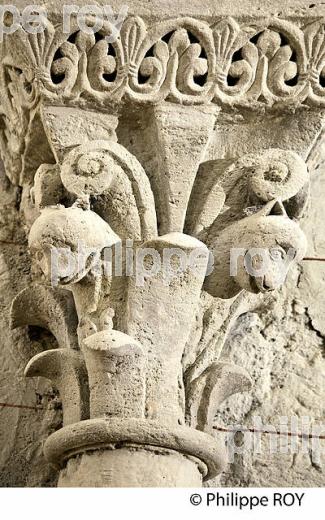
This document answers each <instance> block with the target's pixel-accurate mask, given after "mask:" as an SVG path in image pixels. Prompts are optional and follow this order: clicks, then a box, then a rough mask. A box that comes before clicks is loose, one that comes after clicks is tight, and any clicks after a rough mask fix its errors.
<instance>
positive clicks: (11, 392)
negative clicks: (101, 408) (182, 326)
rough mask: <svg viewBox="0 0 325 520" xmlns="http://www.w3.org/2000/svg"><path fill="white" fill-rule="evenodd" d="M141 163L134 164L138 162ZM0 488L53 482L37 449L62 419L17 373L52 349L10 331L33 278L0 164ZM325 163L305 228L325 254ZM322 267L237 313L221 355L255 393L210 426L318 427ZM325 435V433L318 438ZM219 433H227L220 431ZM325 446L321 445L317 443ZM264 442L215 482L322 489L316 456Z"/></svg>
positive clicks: (51, 400)
mask: <svg viewBox="0 0 325 520" xmlns="http://www.w3.org/2000/svg"><path fill="white" fill-rule="evenodd" d="M140 160H141V158H140ZM0 179H1V180H0V338H1V349H0V403H11V404H16V405H27V406H35V407H39V408H38V409H37V410H29V409H20V408H8V407H2V406H1V405H0V485H1V486H26V485H27V486H53V485H55V483H56V474H55V472H54V471H53V470H52V469H51V468H50V467H49V466H48V465H47V464H46V462H45V461H44V459H43V455H42V443H43V441H44V440H45V439H46V438H47V437H48V435H49V434H50V432H51V431H53V430H55V429H57V428H58V427H59V425H60V421H61V408H60V401H59V399H58V396H57V394H56V392H55V391H54V390H53V389H52V387H51V386H50V384H49V383H47V381H46V380H44V379H42V378H40V379H39V380H34V379H32V380H28V379H26V378H24V376H23V371H24V367H25V365H26V363H27V361H28V360H29V359H30V358H31V357H32V355H34V354H36V353H37V352H39V351H41V350H43V349H44V348H45V345H46V348H50V347H49V344H50V343H52V342H53V339H52V338H51V337H50V336H47V335H46V333H44V332H43V331H41V330H39V329H37V328H31V329H30V330H29V331H27V330H19V329H18V330H15V331H11V330H10V329H9V319H8V317H9V308H10V304H11V302H12V300H13V298H14V297H15V295H16V294H17V293H18V292H19V291H20V290H21V289H22V288H24V287H26V285H27V284H29V283H30V282H31V276H30V266H29V259H28V256H27V253H26V251H27V245H26V237H25V224H24V220H23V217H22V213H19V211H18V209H19V207H24V204H25V198H26V194H24V193H22V192H21V190H20V189H18V188H13V187H12V186H10V184H9V182H8V181H7V179H6V177H5V175H4V171H3V168H2V166H1V167H0ZM324 200H325V165H322V164H320V165H319V166H318V167H317V168H316V170H315V172H314V174H313V177H312V189H311V201H310V207H309V211H308V215H307V216H306V218H305V219H304V222H303V224H302V227H303V228H304V230H305V232H306V234H307V237H308V240H309V251H308V256H319V257H321V256H323V257H325V226H324V225H323V222H324V218H325V212H324ZM324 290H325V262H324V263H320V262H303V263H302V265H300V266H299V267H297V268H296V269H295V270H294V271H292V272H291V273H290V277H289V280H288V282H287V285H286V287H284V288H283V289H282V290H280V291H279V292H278V293H277V294H276V295H273V296H272V297H268V299H267V300H264V302H263V303H262V305H261V307H260V308H259V310H258V311H256V312H248V313H246V314H245V315H243V316H241V317H240V318H239V320H238V321H237V323H236V325H235V326H234V328H233V330H232V333H231V336H230V338H229V340H228V342H227V345H226V348H225V350H224V354H223V356H224V357H225V358H228V359H231V360H232V361H233V362H234V363H236V364H239V365H242V366H244V367H245V368H246V369H247V370H248V372H249V373H250V374H251V376H252V378H253V380H254V388H253V391H252V392H251V393H249V394H243V395H239V396H238V395H236V396H233V397H232V398H230V399H228V400H227V402H225V403H224V405H223V407H222V409H221V410H220V412H219V414H218V416H217V417H216V421H215V425H216V427H229V425H235V424H242V425H244V426H246V427H249V428H250V427H252V426H253V424H252V421H253V417H254V416H260V417H261V418H262V420H263V423H264V425H273V426H275V427H276V428H278V426H279V418H280V417H281V416H287V417H288V418H289V421H290V418H291V416H297V417H298V418H301V417H303V416H305V417H308V418H309V420H310V422H311V423H323V424H325V416H324V402H325V399H324V397H325V320H324V317H325V298H324ZM323 434H324V435H325V431H324V433H323ZM218 435H222V436H225V434H223V433H218ZM321 442H322V444H321V447H322V449H323V450H325V441H321ZM269 443H270V436H269V435H263V436H262V450H261V453H252V452H251V451H247V452H246V453H245V455H237V456H236V457H235V460H234V461H233V463H231V464H230V465H229V466H228V469H227V471H226V472H225V473H224V474H223V475H222V476H221V478H220V479H219V480H218V482H210V483H209V485H214V484H218V485H220V484H221V485H223V486H323V485H324V484H325V467H324V461H325V457H324V455H323V456H322V457H321V459H320V460H313V459H312V457H311V453H310V452H309V453H305V454H301V453H298V454H290V453H276V454H269Z"/></svg>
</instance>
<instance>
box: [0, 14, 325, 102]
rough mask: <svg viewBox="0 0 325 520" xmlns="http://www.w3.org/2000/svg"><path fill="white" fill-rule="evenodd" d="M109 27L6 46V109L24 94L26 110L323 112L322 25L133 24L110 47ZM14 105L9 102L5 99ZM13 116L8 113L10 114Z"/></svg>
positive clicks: (58, 32)
mask: <svg viewBox="0 0 325 520" xmlns="http://www.w3.org/2000/svg"><path fill="white" fill-rule="evenodd" d="M112 32H113V27H112V25H110V23H109V22H105V24H104V26H103V28H102V29H101V30H100V31H99V32H98V33H96V34H86V33H82V32H81V31H80V30H78V26H77V23H76V21H74V22H73V20H72V23H71V29H70V33H69V34H67V33H65V32H63V29H62V27H60V26H56V27H55V28H54V27H53V26H52V25H51V23H50V22H48V24H47V26H46V29H45V30H44V32H42V33H40V34H27V33H26V32H24V31H22V30H20V31H18V32H16V33H15V34H14V35H8V36H7V37H6V38H5V41H4V45H3V55H4V58H3V68H2V87H3V89H4V91H3V95H4V98H5V99H4V102H5V103H6V102H7V103H8V102H9V104H10V105H11V106H12V108H13V105H14V104H15V99H16V95H17V93H18V92H19V96H20V99H23V100H24V104H26V106H29V107H30V106H32V105H33V103H34V102H35V100H36V98H37V96H38V95H43V96H45V97H47V98H48V99H50V100H52V101H53V102H54V103H57V102H63V103H66V102H69V103H71V102H76V103H80V104H83V105H87V104H90V103H94V102H95V103H96V104H97V105H102V106H103V108H105V107H107V106H112V105H114V103H119V102H120V100H121V99H122V98H126V99H132V100H134V101H136V102H139V103H157V102H159V101H162V100H165V99H167V100H169V101H173V102H175V103H182V104H203V103H208V102H210V101H212V102H215V103H217V104H222V105H225V106H227V105H228V106H236V105H238V106H243V105H248V106H251V105H252V104H253V103H254V104H256V103H257V105H258V106H261V107H263V106H272V105H277V104H281V105H282V104H285V105H293V106H297V105H300V104H302V103H306V104H311V105H315V104H316V105H318V106H323V105H324V102H325V101H324V100H325V89H324V85H323V77H324V65H325V41H324V21H323V20H322V19H320V20H318V21H313V22H311V23H309V24H308V23H307V24H306V22H305V25H304V26H301V23H299V22H292V21H288V20H282V19H278V18H271V19H266V20H263V19H262V20H255V21H254V23H251V24H249V23H243V22H240V21H236V20H234V19H233V18H225V19H221V20H220V21H217V22H216V23H213V24H211V25H209V24H208V23H206V22H203V21H199V20H195V19H192V18H179V19H172V20H165V21H163V22H160V23H156V24H153V25H147V24H146V22H145V21H144V20H142V19H141V18H139V17H131V18H128V19H127V20H126V21H125V22H124V23H123V25H122V28H121V32H120V35H119V36H118V38H117V39H116V41H113V42H112V43H110V42H108V41H107V40H106V39H105V36H110V35H111V34H112ZM6 98H7V99H6ZM6 112H8V107H6Z"/></svg>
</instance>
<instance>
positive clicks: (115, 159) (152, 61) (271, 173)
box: [0, 11, 325, 486]
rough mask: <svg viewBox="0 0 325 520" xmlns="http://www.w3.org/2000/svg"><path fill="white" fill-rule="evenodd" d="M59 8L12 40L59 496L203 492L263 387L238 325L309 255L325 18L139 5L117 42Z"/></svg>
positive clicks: (2, 133) (9, 125) (35, 368)
mask: <svg viewBox="0 0 325 520" xmlns="http://www.w3.org/2000/svg"><path fill="white" fill-rule="evenodd" d="M58 12H59V11H56V12H55V16H54V15H53V16H52V18H51V17H49V18H48V20H47V23H46V26H45V27H44V31H43V32H42V33H41V34H29V33H28V32H26V31H24V30H23V29H19V30H17V31H16V32H15V33H14V34H11V35H7V36H6V37H5V38H4V42H3V44H2V46H1V56H2V65H1V71H0V87H1V112H0V121H1V124H0V143H1V150H2V156H3V160H4V163H5V166H6V173H7V176H8V178H9V179H10V180H11V182H12V183H14V184H17V185H19V186H21V188H22V193H23V204H22V207H21V211H22V214H23V218H24V219H25V223H26V228H27V231H28V248H29V251H30V255H31V258H32V262H33V272H34V280H35V284H34V285H33V286H32V287H29V288H25V289H24V290H23V291H22V292H20V293H19V294H18V295H17V296H16V298H15V300H14V302H13V304H12V310H11V318H12V320H11V321H12V327H19V326H26V325H38V326H42V327H44V328H47V329H48V330H49V331H50V332H51V333H52V334H53V336H54V337H55V339H56V341H57V343H58V348H57V349H50V350H45V351H44V352H42V353H39V354H37V355H36V356H34V357H32V359H31V360H30V362H29V363H28V365H27V367H26V371H25V374H26V376H28V377H36V376H42V377H46V378H48V379H50V380H51V381H52V382H53V385H55V386H56V387H57V388H58V390H59V392H60V397H61V400H62V404H63V426H62V428H61V429H59V430H58V431H56V432H55V433H53V434H52V435H51V436H50V437H49V438H48V440H47V441H46V444H45V449H44V451H45V455H46V457H47V459H48V461H49V462H50V463H52V464H55V465H56V467H57V468H58V469H59V470H60V479H59V485H61V486H73V485H75V486H91V485H95V486H128V485H130V486H132V485H143V486H155V485H156V486H163V485H167V486H168V485H169V486H197V485H200V484H201V483H202V480H207V479H210V478H213V477H215V476H217V475H218V474H220V472H221V471H222V470H223V469H224V467H225V464H226V454H225V449H224V447H223V446H222V445H221V442H220V440H219V439H218V437H217V436H216V435H215V434H213V433H212V427H213V420H214V417H215V414H216V412H217V411H218V407H219V406H220V405H221V403H222V402H223V401H224V400H225V399H227V398H228V397H229V396H231V395H232V394H234V393H237V392H244V391H248V390H249V389H250V388H251V380H250V377H249V374H247V372H246V370H245V369H244V368H242V367H238V366H235V365H232V364H231V363H229V362H228V361H225V360H224V359H223V357H222V350H223V346H224V344H225V342H226V339H227V336H228V333H229V330H230V328H231V327H232V324H233V323H234V321H235V320H236V318H237V317H238V316H239V315H240V314H241V313H243V312H245V311H247V309H249V308H254V306H256V305H257V304H258V302H260V300H261V298H263V297H264V296H265V294H266V293H268V292H270V291H275V290H277V289H278V288H279V287H281V285H283V284H284V283H285V280H286V276H287V273H288V271H289V270H290V268H291V267H292V265H294V264H295V263H297V262H300V261H301V260H302V258H303V257H304V255H305V251H306V247H307V241H306V237H305V235H304V234H303V232H302V231H301V229H300V227H299V223H298V221H299V219H300V218H301V216H302V215H303V214H304V211H305V209H306V204H307V201H308V193H309V171H308V168H307V164H306V162H307V160H308V156H309V154H310V152H311V150H313V149H314V147H315V144H316V142H317V139H318V136H319V135H320V133H321V129H322V126H323V113H322V111H321V109H322V108H323V107H325V101H324V100H325V83H324V78H325V72H324V71H325V43H324V20H323V19H320V18H317V19H311V18H309V17H300V18H298V17H297V18H296V19H295V18H294V17H292V16H289V17H284V18H282V17H274V16H265V17H256V18H254V19H252V18H251V17H248V16H238V17H236V16H232V17H229V16H221V17H214V16H207V17H206V18H205V19H203V17H193V16H179V17H177V18H173V17H169V16H168V13H165V14H164V16H163V17H161V19H160V20H159V21H157V20H156V19H153V18H152V17H151V18H150V17H142V16H134V15H133V14H132V12H131V13H130V16H129V17H128V18H127V19H126V20H125V21H124V23H123V24H122V27H121V31H120V33H119V35H118V37H117V38H116V39H114V41H111V39H112V38H110V40H109V41H108V40H107V38H106V37H112V34H113V31H114V27H113V26H112V23H111V22H110V21H105V23H104V24H103V27H102V28H101V29H100V30H98V31H97V33H96V34H86V33H85V32H83V31H81V30H80V27H79V26H78V19H77V18H74V17H72V19H71V26H70V30H69V32H65V31H64V28H63V21H62V19H60V17H59V16H58ZM286 118H287V120H286ZM303 120H306V121H305V126H306V128H307V129H308V132H307V133H308V137H307V138H306V137H305V134H304V133H303V132H302V131H301V124H302V123H301V122H302V121H303ZM270 127H271V129H272V132H268V129H269V128H270ZM257 129H258V131H257ZM291 140H292V146H290V142H291ZM212 259H213V262H212ZM126 464H127V466H126Z"/></svg>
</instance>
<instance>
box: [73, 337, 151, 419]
mask: <svg viewBox="0 0 325 520" xmlns="http://www.w3.org/2000/svg"><path fill="white" fill-rule="evenodd" d="M83 352H84V356H85V360H86V365H87V370H88V377H89V388H90V418H91V419H93V418H96V417H129V418H130V417H138V418H143V417H144V408H145V364H146V356H145V353H144V350H143V348H142V346H141V345H140V343H139V342H138V341H135V340H134V339H132V338H131V337H130V336H127V335H126V334H123V332H119V331H117V330H103V331H101V332H97V333H96V334H92V335H91V336H89V337H88V338H86V339H85V340H84V342H83Z"/></svg>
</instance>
